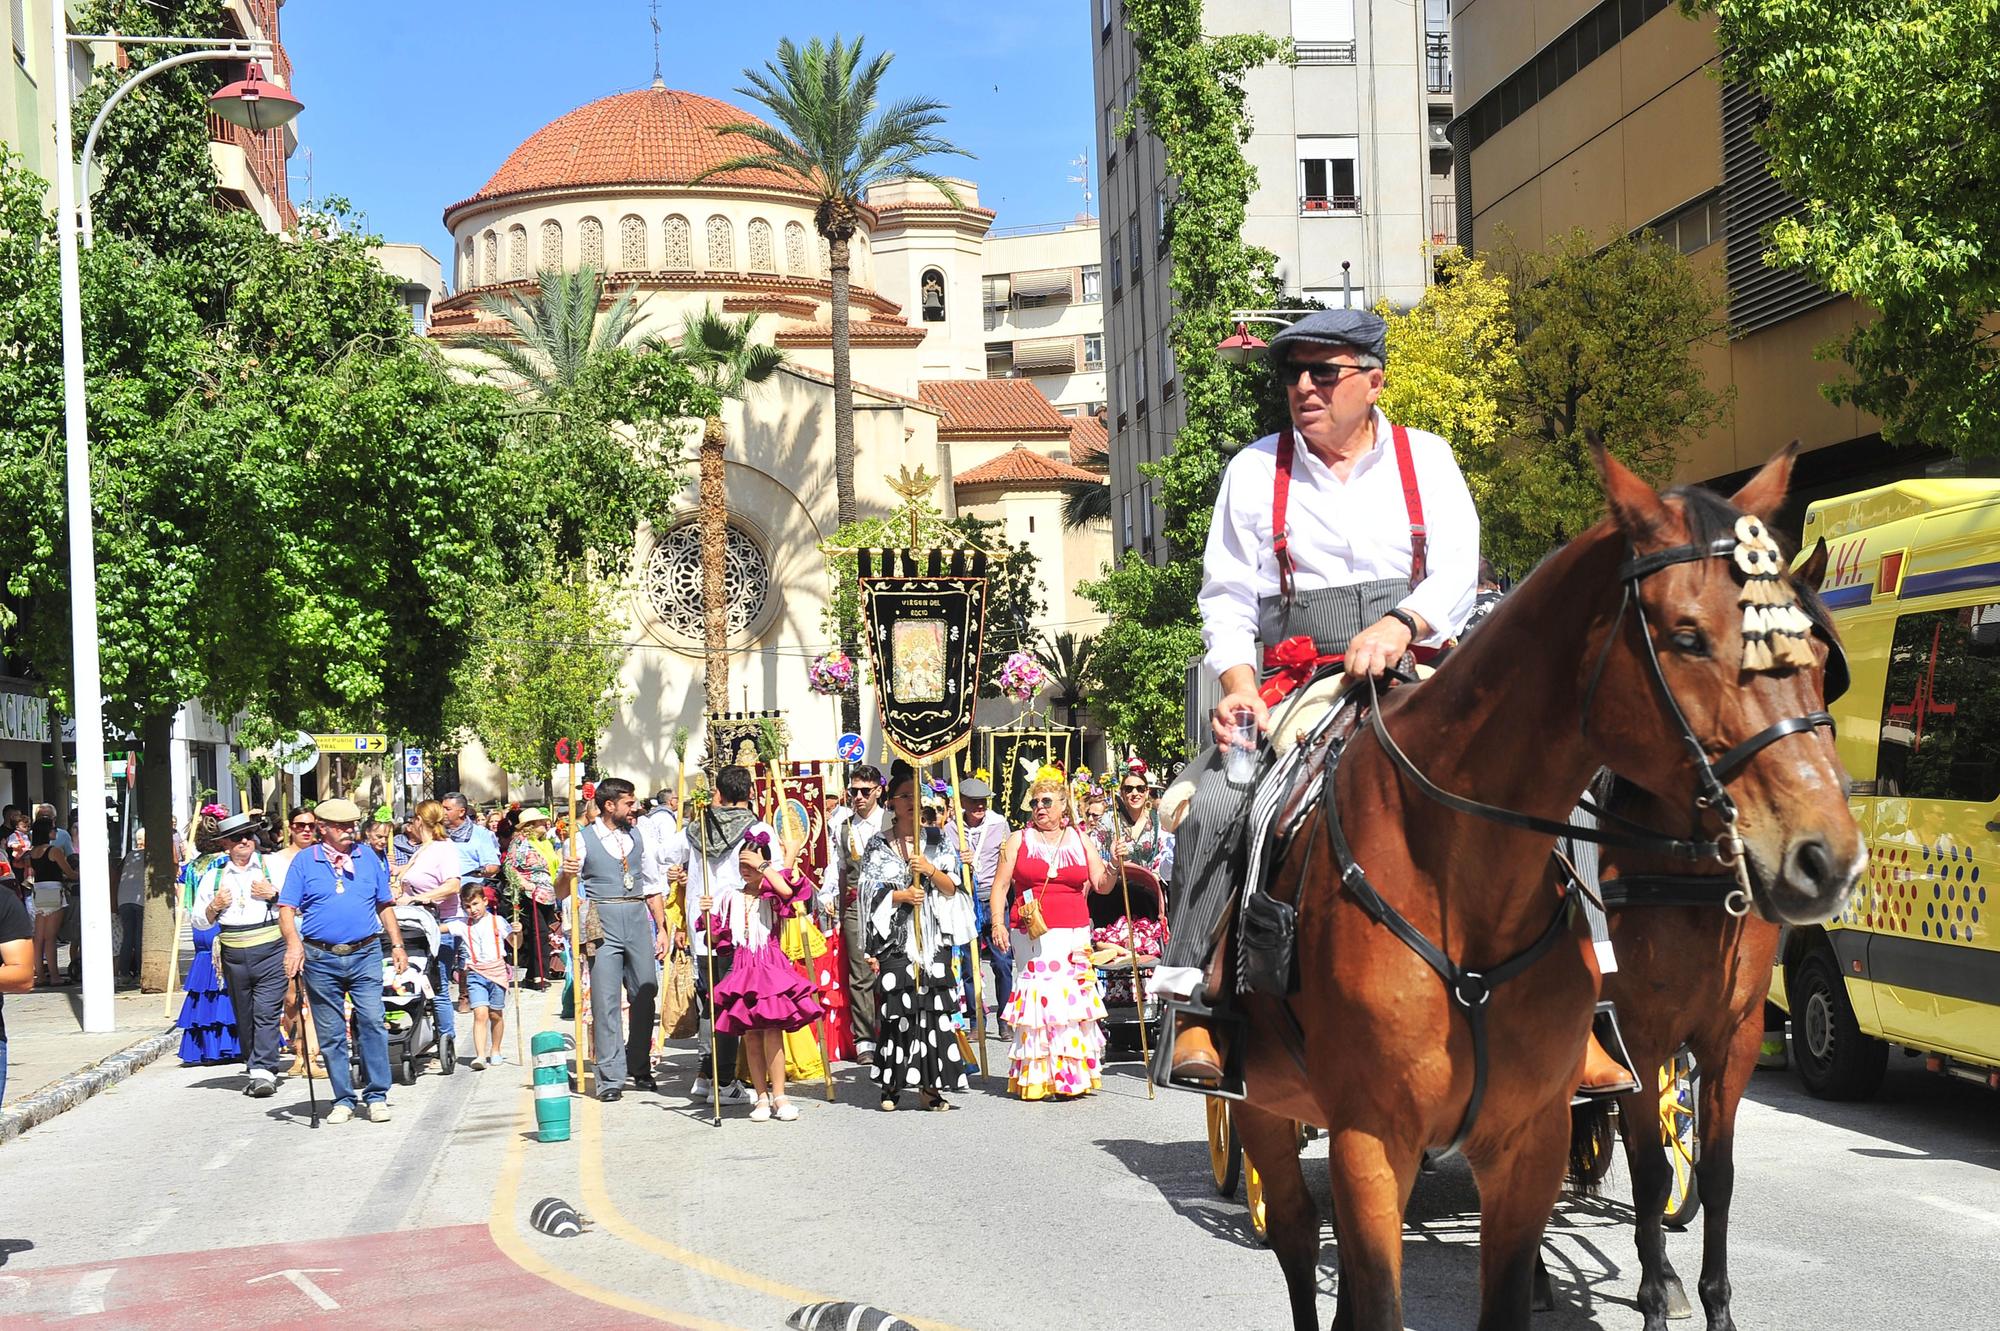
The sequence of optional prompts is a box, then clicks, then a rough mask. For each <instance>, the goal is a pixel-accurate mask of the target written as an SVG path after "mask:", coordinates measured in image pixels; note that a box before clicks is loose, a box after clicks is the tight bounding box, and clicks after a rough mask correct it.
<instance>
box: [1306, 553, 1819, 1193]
mask: <svg viewBox="0 0 2000 1331" xmlns="http://www.w3.org/2000/svg"><path fill="white" fill-rule="evenodd" d="M1736 544H1737V541H1736V538H1735V537H1734V536H1727V537H1718V538H1717V539H1715V540H1712V541H1709V542H1708V543H1706V544H1695V543H1692V542H1690V543H1689V544H1686V545H1677V546H1674V547H1672V548H1670V549H1666V550H1659V551H1655V552H1654V553H1652V554H1647V555H1633V556H1632V557H1630V558H1628V559H1626V560H1625V561H1624V562H1623V563H1621V564H1620V565H1619V568H1618V580H1619V582H1620V583H1621V584H1623V592H1622V595H1621V597H1620V600H1619V603H1618V613H1617V616H1616V617H1615V618H1614V619H1613V621H1612V625H1611V631H1610V632H1609V633H1607V634H1606V635H1605V639H1604V647H1603V649H1602V650H1601V651H1600V652H1599V653H1598V657H1597V663H1596V665H1595V666H1594V667H1593V668H1592V670H1591V672H1590V679H1589V682H1588V684H1587V685H1586V687H1585V689H1584V695H1583V706H1582V709H1581V714H1580V717H1579V721H1578V724H1579V727H1580V728H1581V729H1582V732H1583V733H1584V734H1586V735H1587V734H1588V733H1589V722H1590V710H1591V704H1592V702H1593V701H1594V700H1595V697H1596V693H1597V686H1598V683H1599V682H1600V680H1601V679H1602V678H1603V674H1604V669H1605V665H1606V663H1607V661H1608V660H1609V658H1610V655H1611V646H1612V644H1613V643H1614V642H1616V641H1617V638H1618V634H1619V632H1620V630H1621V629H1622V627H1623V625H1624V623H1625V614H1626V611H1627V609H1628V608H1631V607H1634V606H1636V607H1637V610H1636V613H1637V616H1638V629H1639V640H1640V642H1642V643H1643V644H1644V645H1645V653H1644V656H1645V659H1646V662H1647V666H1648V669H1649V671H1650V672H1651V674H1652V677H1653V682H1654V685H1655V686H1656V688H1657V689H1658V691H1659V695H1660V698H1661V700H1662V702H1663V703H1664V704H1665V706H1666V710H1667V715H1668V716H1670V717H1671V718H1672V719H1673V722H1674V724H1675V725H1676V726H1678V727H1679V728H1680V733H1681V739H1682V741H1683V742H1684V743H1685V744H1686V745H1687V748H1688V752H1689V754H1690V755H1691V757H1692V760H1693V763H1694V768H1695V780H1696V783H1697V788H1698V792H1699V793H1697V795H1696V796H1695V800H1694V803H1695V808H1696V811H1697V815H1699V813H1700V812H1701V811H1703V810H1708V809H1713V810H1714V811H1715V812H1716V815H1717V816H1718V817H1719V818H1721V820H1722V825H1723V830H1722V835H1721V836H1720V837H1718V838H1717V839H1716V840H1714V841H1697V840H1686V839H1682V838H1679V837H1670V836H1666V835H1665V834H1663V833H1660V832H1657V831H1654V830H1652V829H1649V828H1645V827H1642V826H1640V825H1639V824H1636V823H1633V822H1631V821H1629V820H1627V819H1624V818H1620V817H1618V816H1617V815H1615V814H1612V813H1610V811H1609V810H1606V809H1603V808H1602V807H1601V806H1599V805H1597V804H1595V803H1592V804H1591V805H1590V806H1589V807H1590V809H1591V811H1592V813H1593V814H1595V815H1596V816H1598V817H1599V818H1601V819H1604V820H1606V821H1608V822H1610V823H1613V824H1615V825H1616V826H1613V827H1584V826H1579V825H1577V824H1575V823H1571V822H1569V821H1568V820H1566V819H1565V820H1556V819H1550V818H1540V817H1537V816H1535V815H1533V814H1529V813H1522V812H1520V811H1518V810H1514V809H1507V808H1502V807H1501V806H1499V805H1494V804H1485V803H1481V802H1480V801H1478V800H1473V799H1468V798H1466V797H1465V796H1463V795H1455V794H1453V793H1452V792H1450V791H1448V790H1445V789H1444V788H1443V787H1441V786H1439V785H1438V784H1437V783H1436V782H1434V781H1432V780H1431V779H1430V778H1429V777H1428V776H1426V775H1424V773H1423V772H1422V770H1420V769H1419V768H1418V767H1417V765H1416V764H1415V763H1414V762H1412V761H1411V760H1410V757H1409V755H1408V754H1406V753H1404V752H1403V750H1402V748H1401V747H1400V746H1399V745H1397V743H1396V741H1395V740H1394V738H1393V737H1391V736H1390V734H1389V730H1388V727H1387V725H1386V724H1385V722H1384V721H1383V718H1382V707H1381V698H1380V696H1379V695H1378V694H1377V693H1376V686H1375V681H1374V679H1373V678H1372V677H1371V678H1370V679H1369V681H1368V687H1369V693H1370V706H1369V721H1370V726H1371V729H1372V731H1373V733H1374V736H1375V739H1376V742H1377V743H1378V744H1379V745H1380V746H1381V748H1382V751H1383V752H1384V753H1385V754H1386V755H1387V756H1388V758H1389V761H1390V764H1391V765H1392V766H1393V767H1394V768H1395V769H1396V771H1397V772H1398V773H1399V774H1400V775H1401V776H1403V777H1404V778H1405V779H1407V780H1408V781H1409V782H1410V783H1411V784H1412V785H1414V786H1415V787H1416V788H1417V790H1418V791H1419V792H1420V793H1422V794H1423V795H1424V796H1425V797H1426V798H1427V799H1429V800H1431V801H1432V802H1434V803H1437V804H1441V805H1443V806H1444V807H1446V808H1448V809H1451V810H1453V811H1455V812H1458V813H1463V814H1469V815H1471V816H1472V817H1475V818H1482V819H1485V820H1486V821H1488V822H1492V823H1498V824H1500V825H1501V826H1504V827H1514V828H1519V829H1521V830H1523V831H1530V832H1538V833H1542V834H1544V835H1548V836H1555V837H1569V838H1572V839H1574V840H1577V841H1592V842H1596V843H1598V844H1600V845H1607V846H1616V847H1620V848H1622V849H1628V850H1644V851H1652V852H1655V853H1663V854H1670V855H1679V856H1682V857H1683V858H1688V859H1695V860H1703V859H1711V858H1712V859H1714V860H1715V861H1716V863H1718V864H1720V865H1722V866H1723V867H1724V868H1727V869H1730V870H1732V871H1733V872H1734V874H1735V883H1736V886H1735V888H1734V890H1732V891H1731V892H1730V893H1729V894H1728V896H1727V897H1726V898H1724V900H1723V902H1722V904H1723V908H1724V909H1725V910H1727V911H1729V913H1730V914H1732V915H1743V914H1745V913H1747V912H1748V911H1749V909H1750V877H1749V866H1748V864H1747V862H1746V860H1745V856H1744V849H1743V840H1742V838H1741V837H1740V836H1739V835H1738V834H1737V831H1736V820H1737V809H1736V802H1735V801H1734V800H1733V799H1731V798H1730V796H1729V792H1728V790H1727V788H1726V783H1727V782H1728V781H1729V779H1730V778H1731V777H1733V776H1735V775H1736V774H1737V773H1739V772H1740V771H1742V769H1743V768H1744V766H1745V765H1746V764H1747V763H1748V762H1749V761H1750V759H1751V758H1753V757H1755V756H1756V755H1757V754H1758V753H1759V752H1761V751H1762V750H1763V749H1765V748H1766V747H1768V746H1769V745H1771V744H1774V743H1776V742H1777V741H1778V740H1781V739H1784V738H1785V737H1786V736H1788V735H1797V734H1804V733H1807V732H1810V731H1812V730H1814V729H1816V728H1817V727H1819V726H1822V725H1825V726H1829V727H1830V726H1832V725H1833V717H1832V715H1831V714H1830V713H1828V712H1827V711H1825V710H1823V709H1822V710H1820V711H1816V712H1809V713H1807V714H1806V715H1804V716H1796V717H1788V718H1786V719H1785V720H1782V721H1778V722H1774V723H1773V724H1771V725H1769V726H1766V727H1765V728H1764V729H1763V730H1760V731H1758V732H1757V733H1756V734H1755V735H1752V736H1751V737H1750V738H1749V739H1746V740H1744V741H1743V742H1742V743H1740V744H1737V745H1736V746H1734V747H1733V748H1731V749H1729V750H1727V751H1726V752H1724V753H1723V754H1722V755H1721V757H1719V758H1717V759H1715V760H1713V761H1711V760H1710V758H1709V756H1708V751H1707V749H1706V748H1704V747H1703V745H1702V743H1701V741H1700V739H1699V738H1698V737H1697V736H1696V735H1695V732H1694V727H1693V726H1692V725H1690V724H1689V722H1688V719H1687V714H1686V713H1685V712H1684V711H1682V710H1681V706H1680V703H1679V701H1678V700H1677V699H1676V698H1675V697H1674V691H1673V688H1672V687H1671V686H1670V685H1669V684H1668V683H1667V677H1666V672H1665V670H1664V669H1663V668H1662V667H1661V665H1660V657H1659V652H1658V650H1657V649H1656V648H1655V647H1654V646H1653V635H1652V634H1651V632H1649V631H1648V628H1647V625H1646V610H1645V606H1644V605H1643V604H1640V603H1639V596H1638V590H1639V584H1640V583H1641V582H1643V581H1644V580H1645V579H1646V578H1648V577H1650V576H1652V575H1653V574H1655V573H1657V572H1659V571H1660V570H1661V569H1664V568H1670V567H1672V566H1673V565H1675V564H1686V563H1692V562H1694V561H1695V560H1698V559H1714V558H1723V559H1727V558H1731V557H1732V556H1733V555H1734V553H1735V550H1736ZM1340 757H1341V753H1340V748H1339V747H1338V746H1336V747H1335V749H1334V750H1333V752H1332V753H1331V754H1330V755H1329V757H1328V759H1327V770H1326V776H1325V779H1324V784H1323V786H1322V790H1321V804H1322V809H1323V819H1322V821H1324V822H1325V824H1326V827H1327V835H1328V840H1329V842H1330V843H1331V846H1332V849H1333V852H1334V856H1335V858H1336V860H1337V861H1338V863H1339V864H1340V881H1341V885H1342V886H1343V887H1345V888H1346V889H1347V892H1348V895H1349V896H1350V897H1352V898H1353V899H1354V902H1355V904H1356V905H1358V906H1360V907H1361V909H1362V911H1363V912H1364V913H1365V914H1367V915H1368V917H1369V918H1370V919H1372V920H1374V921H1375V922H1376V923H1377V924H1380V925H1382V926H1383V927H1384V928H1386V929H1388V930H1389V932H1390V933H1392V934H1394V935H1395V936H1396V937H1397V938H1398V939H1400V940H1402V942H1403V943H1404V945H1405V946H1407V947H1408V948H1409V949H1410V950H1411V951H1412V952H1414V953H1415V954H1416V955H1417V958H1418V959H1419V960H1421V961H1422V962H1423V963H1424V964H1425V965H1427V966H1429V967H1430V968H1431V969H1432V970H1433V971H1435V972H1436V973H1437V975H1438V978H1439V979H1441V980H1442V981H1443V982H1444V986H1445V992H1446V993H1447V994H1448V995H1450V998H1451V1001H1452V1002H1453V1003H1455V1004H1457V1005H1458V1006H1459V1007H1460V1008H1461V1009H1463V1010H1464V1012H1465V1015H1466V1024H1467V1026H1468V1027H1469V1028H1470V1030H1471V1034H1472V1093H1471V1095H1470V1096H1469V1097H1468V1098H1467V1100H1466V1105H1465V1113H1464V1115H1463V1116H1462V1117H1461V1118H1460V1120H1459V1125H1458V1131H1457V1132H1456V1133H1455V1134H1453V1136H1452V1141H1451V1145H1450V1146H1449V1147H1447V1148H1446V1154H1450V1153H1452V1152H1455V1151H1457V1150H1458V1149H1459V1148H1460V1147H1462V1146H1463V1145H1464V1144H1465V1139H1466V1138H1467V1137H1468V1136H1469V1135H1471V1132H1472V1127H1473V1124H1474V1123H1475V1122H1476V1121H1477V1119H1478V1117H1479V1109H1480V1106H1481V1104H1482V1103H1483V1101H1484V1100H1485V1096H1486V1082H1487V1070H1488V1069H1487V1065H1488V1049H1487V1036H1486V1006H1487V1004H1488V1003H1489V1002H1490V1001H1491V1000H1492V997H1493V991H1494V990H1495V989H1496V988H1498V987H1499V986H1500V985H1502V984H1504V983H1505V982H1506V981H1508V980H1511V979H1513V978H1514V977H1515V976H1517V975H1520V974H1521V973H1522V972H1524V971H1526V970H1527V969H1528V967H1529V966H1531V965H1533V964H1534V963H1535V962H1536V961H1538V960H1540V959H1541V957H1542V956H1543V955H1544V954H1545V953H1547V952H1548V951H1549V950H1550V949H1551V948H1553V947H1554V946H1555V944H1556V942H1557V940H1558V939H1560V938H1561V937H1562V936H1563V935H1564V934H1565V933H1567V932H1568V930H1569V924H1570V912H1571V910H1572V909H1573V905H1574V902H1575V898H1574V897H1573V896H1569V895H1564V896H1563V897H1562V899H1561V900H1560V901H1559V902H1558V903H1557V905H1556V910H1555V914H1554V916H1553V917H1552V918H1551V919H1550V920H1549V923H1548V924H1547V925H1546V926H1545V927H1544V928H1543V929H1542V931H1541V933H1540V934H1538V935H1537V936H1536V937H1535V940H1534V941H1533V942H1532V943H1530V944H1528V946H1527V947H1525V948H1523V949H1522V950H1521V951H1519V952H1517V953H1515V954H1514V955H1513V956H1511V957H1509V958H1507V959H1506V960H1505V961H1502V962H1500V963H1498V964H1497V965H1493V966H1488V967H1485V968H1483V969H1478V970H1475V969H1472V968H1469V967H1465V966H1461V965H1459V964H1458V963H1457V962H1455V961H1453V960H1452V959H1451V957H1450V956H1449V955H1448V954H1446V952H1445V951H1444V949H1442V948H1441V947H1439V946H1438V945H1437V944H1436V943H1433V942H1432V941H1431V940H1430V939H1429V938H1428V937H1426V936H1425V935H1424V933H1423V931H1422V930H1421V929H1418V928H1417V927H1416V926H1415V925H1414V924H1411V923H1410V921H1409V920H1408V919H1407V918H1406V917H1405V916H1404V915H1403V914H1402V912H1400V911H1398V910H1397V909H1396V908H1395V907H1394V906H1392V905H1390V904H1389V903H1388V902H1387V901H1386V900H1384V899H1383V897H1382V895H1381V893H1380V892H1378V891H1377V890H1376V889H1375V886H1374V884H1373V883H1371V882H1369V881H1368V874H1367V872H1366V871H1365V870H1364V869H1362V867H1361V865H1360V864H1359V863H1358V862H1357V861H1356V860H1355V858H1354V851H1353V848H1352V846H1350V845H1349V843H1348V840H1347V834H1346V830H1345V829H1344V828H1343V827H1342V826H1341V823H1340V807H1339V798H1338V794H1337V787H1338V782H1337V781H1336V779H1335V778H1336V776H1337V773H1338V767H1339V763H1340Z"/></svg>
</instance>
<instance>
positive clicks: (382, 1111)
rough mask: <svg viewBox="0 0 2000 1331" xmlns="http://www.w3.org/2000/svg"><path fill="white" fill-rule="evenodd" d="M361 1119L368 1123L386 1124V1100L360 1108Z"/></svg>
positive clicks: (387, 1112)
mask: <svg viewBox="0 0 2000 1331" xmlns="http://www.w3.org/2000/svg"><path fill="white" fill-rule="evenodd" d="M361 1117H363V1118H365V1119H367V1120H368V1121H369V1122H370V1123H387V1122H388V1121H389V1104H388V1102H387V1101H386V1100H377V1101H375V1102H374V1103H372V1104H365V1105H363V1106H361Z"/></svg>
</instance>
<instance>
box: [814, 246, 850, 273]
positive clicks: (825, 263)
mask: <svg viewBox="0 0 2000 1331" xmlns="http://www.w3.org/2000/svg"><path fill="white" fill-rule="evenodd" d="M848 266H849V269H850V271H851V270H852V268H853V256H852V255H851V254H850V255H849V263H848ZM818 275H819V276H820V277H832V276H833V243H832V242H831V241H829V240H828V239H827V238H826V237H825V236H821V237H820V238H819V274H818Z"/></svg>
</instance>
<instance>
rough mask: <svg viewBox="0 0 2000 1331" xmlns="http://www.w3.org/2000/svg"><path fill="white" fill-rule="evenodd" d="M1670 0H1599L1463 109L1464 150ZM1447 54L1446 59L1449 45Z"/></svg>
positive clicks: (1523, 110) (1495, 131)
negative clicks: (1534, 53)
mask: <svg viewBox="0 0 2000 1331" xmlns="http://www.w3.org/2000/svg"><path fill="white" fill-rule="evenodd" d="M1669 3H1670V0H1603V3H1602V4H1600V5H1598V6H1597V8H1595V9H1593V10H1591V11H1590V12H1589V13H1587V14H1585V15H1584V16H1583V17H1582V18H1580V19H1578V20H1577V21H1576V22H1575V23H1573V24H1571V25H1570V26H1569V28H1568V29H1566V30H1565V31H1564V32H1563V33H1562V34H1561V35H1560V36H1558V37H1557V38H1556V39H1555V40H1554V41H1552V42H1550V43H1549V44H1548V45H1546V46H1544V47H1543V48H1542V49H1541V52H1540V54H1538V55H1537V56H1536V57H1535V58H1534V59H1533V60H1531V61H1529V62H1528V63H1527V64H1525V65H1523V66H1521V67H1520V68H1519V69H1517V70H1515V71H1514V72H1513V73H1512V74H1510V75H1509V76H1507V78H1505V79H1503V80H1502V81H1501V82H1500V83H1499V84H1498V85H1497V86H1495V87H1494V89H1493V91H1491V92H1489V93H1487V94H1486V95H1485V96H1484V97H1481V98H1480V99H1479V100H1478V101H1477V102H1475V103H1474V104H1473V105H1472V107H1471V108H1470V109H1469V110H1467V111H1466V113H1465V115H1464V117H1463V120H1464V122H1465V125H1466V131H1465V151H1467V152H1471V151H1472V150H1473V149H1474V148H1477V147H1478V146H1479V145H1480V144H1482V143H1485V142H1486V141H1487V140H1488V139H1490V138H1492V137H1493V136H1494V135H1495V134H1498V133H1499V132H1500V131H1501V130H1502V129H1504V128H1506V127H1507V126H1508V125H1510V124H1512V123H1513V122H1514V121H1515V120H1517V119H1519V118H1520V117H1521V116H1523V115H1525V114H1527V113H1528V112H1529V111H1531V110H1533V109H1534V107H1535V104H1536V103H1537V102H1539V101H1540V100H1541V99H1542V98H1544V97H1547V96H1548V95H1549V94H1550V93H1552V92H1554V91H1555V90H1556V89H1557V88H1559V87H1561V86H1562V85H1563V84H1565V83H1567V82H1569V81H1570V80H1571V79H1573V78H1575V77H1576V74H1577V71H1578V70H1580V69H1582V68H1583V67H1584V66H1585V65H1588V64H1589V63H1590V62H1591V61H1593V60H1595V59H1596V58H1597V57H1598V56H1600V55H1603V54H1604V53H1605V52H1606V51H1609V50H1610V49H1611V48H1612V47H1614V46H1616V45H1617V44H1618V43H1619V42H1620V41H1622V40H1624V39H1625V38H1627V37H1630V36H1631V35H1632V34H1633V33H1635V32H1637V31H1638V30H1639V29H1640V28H1641V27H1643V26H1644V25H1645V24H1646V22H1647V21H1648V20H1649V19H1651V18H1652V17H1653V16H1654V15H1655V14H1657V13H1659V12H1660V11H1661V10H1663V9H1665V8H1666V7H1667V6H1668V4H1669ZM1446 58H1447V61H1448V60H1449V46H1447V48H1446ZM1446 77H1449V64H1447V67H1446Z"/></svg>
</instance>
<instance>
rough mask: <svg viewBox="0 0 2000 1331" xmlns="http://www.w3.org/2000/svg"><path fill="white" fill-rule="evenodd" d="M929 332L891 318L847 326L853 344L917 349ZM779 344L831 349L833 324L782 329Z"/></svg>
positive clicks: (853, 321) (854, 322)
mask: <svg viewBox="0 0 2000 1331" xmlns="http://www.w3.org/2000/svg"><path fill="white" fill-rule="evenodd" d="M927 336H929V330H928V329H926V328H921V327H913V326H911V325H910V324H906V323H902V322H900V321H892V320H888V319H854V320H851V321H849V323H848V325H847V337H848V340H849V341H852V342H872V343H875V344H877V345H887V346H896V347H914V346H916V345H917V344H918V343H919V342H921V341H923V340H924V338H925V337H927ZM776 341H777V343H778V345H779V346H781V347H830V346H832V345H833V325H832V324H830V323H815V324H800V325H797V326H794V327H791V328H785V329H781V330H779V332H778V334H777V338H776Z"/></svg>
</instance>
